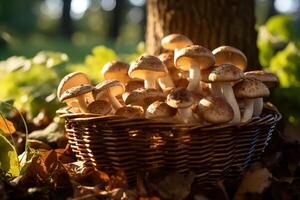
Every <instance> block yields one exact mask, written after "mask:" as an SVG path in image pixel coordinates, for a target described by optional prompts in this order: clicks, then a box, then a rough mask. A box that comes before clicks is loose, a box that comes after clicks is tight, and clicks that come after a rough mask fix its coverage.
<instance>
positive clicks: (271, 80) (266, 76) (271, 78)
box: [245, 70, 279, 88]
mask: <svg viewBox="0 0 300 200" xmlns="http://www.w3.org/2000/svg"><path fill="white" fill-rule="evenodd" d="M245 77H246V78H255V79H257V80H259V81H261V82H263V83H264V84H265V85H266V86H267V87H268V88H274V87H277V86H278V85H279V80H278V77H277V76H276V75H275V74H273V73H268V72H265V71H263V70H256V71H249V72H245Z"/></svg>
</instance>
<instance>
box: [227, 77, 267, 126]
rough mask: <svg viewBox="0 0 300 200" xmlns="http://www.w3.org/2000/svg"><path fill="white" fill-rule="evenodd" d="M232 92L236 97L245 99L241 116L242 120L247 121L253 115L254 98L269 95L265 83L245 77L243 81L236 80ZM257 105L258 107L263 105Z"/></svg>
mask: <svg viewBox="0 0 300 200" xmlns="http://www.w3.org/2000/svg"><path fill="white" fill-rule="evenodd" d="M233 90H234V94H235V96H236V97H237V98H244V99H245V108H244V114H243V116H242V120H241V121H242V122H247V121H248V120H250V119H251V118H252V116H253V104H254V99H256V98H260V99H262V97H266V96H269V95H270V91H269V89H268V88H267V86H266V85H265V84H263V83H262V82H261V81H259V80H257V79H251V78H245V79H244V80H243V81H240V82H238V83H237V84H235V85H234V86H233ZM258 102H259V103H260V102H261V104H262V105H258V106H259V107H263V101H258Z"/></svg>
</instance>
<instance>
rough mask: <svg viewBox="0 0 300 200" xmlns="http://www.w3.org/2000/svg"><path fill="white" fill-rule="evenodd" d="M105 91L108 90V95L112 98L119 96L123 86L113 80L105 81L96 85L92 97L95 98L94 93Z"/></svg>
mask: <svg viewBox="0 0 300 200" xmlns="http://www.w3.org/2000/svg"><path fill="white" fill-rule="evenodd" d="M106 89H109V91H110V93H111V94H112V95H113V96H118V95H121V94H123V92H124V91H125V88H124V85H123V84H122V83H121V82H120V81H118V80H115V79H112V80H105V81H103V82H102V83H99V84H98V85H96V87H95V90H94V91H93V93H94V96H96V95H95V93H99V92H101V91H104V90H106Z"/></svg>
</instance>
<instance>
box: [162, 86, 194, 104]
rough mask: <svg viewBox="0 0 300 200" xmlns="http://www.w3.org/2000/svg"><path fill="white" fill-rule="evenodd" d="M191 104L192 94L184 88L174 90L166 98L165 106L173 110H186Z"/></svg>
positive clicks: (192, 101)
mask: <svg viewBox="0 0 300 200" xmlns="http://www.w3.org/2000/svg"><path fill="white" fill-rule="evenodd" d="M193 103H194V98H193V94H192V93H191V92H190V91H188V90H187V89H185V88H176V89H174V90H173V91H172V92H170V94H169V95H168V97H167V104H168V105H169V106H171V107H173V108H187V107H190V106H191V105H192V104H193Z"/></svg>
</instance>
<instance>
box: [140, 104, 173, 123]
mask: <svg viewBox="0 0 300 200" xmlns="http://www.w3.org/2000/svg"><path fill="white" fill-rule="evenodd" d="M176 113H177V109H176V108H173V107H171V106H169V105H168V104H167V103H165V102H161V101H155V102H153V103H152V104H151V105H150V106H149V107H148V108H147V111H146V114H145V117H146V118H147V119H154V120H160V121H167V122H171V121H172V120H174V116H175V115H176Z"/></svg>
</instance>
